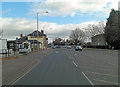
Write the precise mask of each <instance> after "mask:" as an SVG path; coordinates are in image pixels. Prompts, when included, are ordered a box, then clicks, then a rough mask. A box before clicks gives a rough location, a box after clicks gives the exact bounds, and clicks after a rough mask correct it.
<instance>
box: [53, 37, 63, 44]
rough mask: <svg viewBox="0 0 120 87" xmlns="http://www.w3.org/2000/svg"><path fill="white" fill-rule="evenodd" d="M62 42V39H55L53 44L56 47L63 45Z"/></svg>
mask: <svg viewBox="0 0 120 87" xmlns="http://www.w3.org/2000/svg"><path fill="white" fill-rule="evenodd" d="M61 41H62V39H61V38H55V40H54V41H53V44H54V45H61Z"/></svg>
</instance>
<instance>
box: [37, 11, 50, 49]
mask: <svg viewBox="0 0 120 87" xmlns="http://www.w3.org/2000/svg"><path fill="white" fill-rule="evenodd" d="M39 13H48V11H45V12H37V37H38V36H39V35H38V28H39V27H38V15H39ZM38 42H39V41H38V38H37V48H38V49H37V50H38V51H39V43H38Z"/></svg>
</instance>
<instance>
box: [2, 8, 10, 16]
mask: <svg viewBox="0 0 120 87" xmlns="http://www.w3.org/2000/svg"><path fill="white" fill-rule="evenodd" d="M10 11H12V9H10V8H9V9H7V10H4V11H2V14H3V15H4V14H7V13H8V12H10Z"/></svg>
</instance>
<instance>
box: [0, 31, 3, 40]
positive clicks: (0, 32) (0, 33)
mask: <svg viewBox="0 0 120 87" xmlns="http://www.w3.org/2000/svg"><path fill="white" fill-rule="evenodd" d="M2 33H3V30H1V31H0V39H2Z"/></svg>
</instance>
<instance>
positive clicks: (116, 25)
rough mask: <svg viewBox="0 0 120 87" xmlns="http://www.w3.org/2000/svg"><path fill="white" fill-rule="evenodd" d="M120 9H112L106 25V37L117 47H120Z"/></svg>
mask: <svg viewBox="0 0 120 87" xmlns="http://www.w3.org/2000/svg"><path fill="white" fill-rule="evenodd" d="M119 34H120V11H116V10H114V9H112V10H111V13H110V16H109V18H108V19H107V23H106V27H105V39H106V41H107V43H108V44H109V45H110V46H111V47H114V48H115V49H120V35H119Z"/></svg>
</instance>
